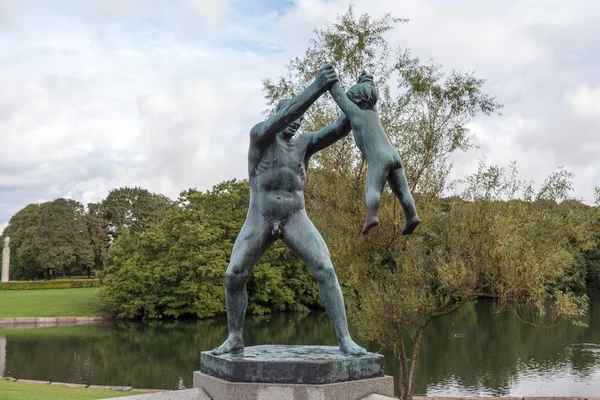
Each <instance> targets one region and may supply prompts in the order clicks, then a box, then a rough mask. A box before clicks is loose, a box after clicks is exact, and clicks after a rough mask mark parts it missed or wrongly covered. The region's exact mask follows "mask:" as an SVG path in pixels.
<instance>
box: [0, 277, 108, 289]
mask: <svg viewBox="0 0 600 400" xmlns="http://www.w3.org/2000/svg"><path fill="white" fill-rule="evenodd" d="M99 286H100V280H99V279H64V280H62V279H57V280H52V281H37V282H33V281H13V282H2V283H0V289H1V290H30V289H74V288H91V287H99Z"/></svg>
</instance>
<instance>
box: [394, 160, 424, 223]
mask: <svg viewBox="0 0 600 400" xmlns="http://www.w3.org/2000/svg"><path fill="white" fill-rule="evenodd" d="M388 183H389V185H390V188H391V189H392V192H393V193H394V196H396V197H397V198H398V200H399V201H400V205H401V206H402V210H404V216H405V217H406V222H405V224H404V228H403V229H402V234H403V235H410V234H411V233H413V231H414V230H415V228H416V227H417V225H419V224H420V223H421V220H420V219H419V216H418V215H417V208H416V206H415V200H414V199H413V197H412V194H411V193H410V189H409V188H408V182H407V181H406V175H405V174H404V168H402V167H400V168H396V169H393V170H391V171H390V175H389V177H388Z"/></svg>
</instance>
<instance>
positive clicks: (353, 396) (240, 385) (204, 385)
mask: <svg viewBox="0 0 600 400" xmlns="http://www.w3.org/2000/svg"><path fill="white" fill-rule="evenodd" d="M194 388H198V389H202V390H204V392H206V393H207V394H208V396H209V397H210V398H211V399H212V400H232V399H235V400H360V399H362V398H364V397H366V396H368V395H370V394H381V395H384V396H390V397H391V396H394V379H393V378H392V377H391V376H383V377H379V378H371V379H361V380H354V381H348V382H338V383H327V384H278V383H246V382H229V381H225V380H223V379H219V378H215V377H213V376H209V375H206V374H204V373H202V372H200V371H195V372H194Z"/></svg>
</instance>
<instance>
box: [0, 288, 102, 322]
mask: <svg viewBox="0 0 600 400" xmlns="http://www.w3.org/2000/svg"><path fill="white" fill-rule="evenodd" d="M98 290H99V289H98V288H83V289H44V290H0V318H20V317H102V316H106V315H109V310H107V309H106V308H105V307H103V306H102V304H100V300H99V299H98V296H97V294H98Z"/></svg>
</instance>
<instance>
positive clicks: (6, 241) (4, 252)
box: [2, 237, 10, 282]
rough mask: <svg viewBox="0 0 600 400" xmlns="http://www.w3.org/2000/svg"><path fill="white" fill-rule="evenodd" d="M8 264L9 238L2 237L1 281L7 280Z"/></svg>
mask: <svg viewBox="0 0 600 400" xmlns="http://www.w3.org/2000/svg"><path fill="white" fill-rule="evenodd" d="M9 265H10V238H9V237H7V238H6V239H4V249H2V282H8V267H9Z"/></svg>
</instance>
